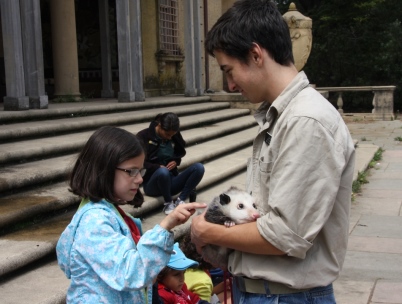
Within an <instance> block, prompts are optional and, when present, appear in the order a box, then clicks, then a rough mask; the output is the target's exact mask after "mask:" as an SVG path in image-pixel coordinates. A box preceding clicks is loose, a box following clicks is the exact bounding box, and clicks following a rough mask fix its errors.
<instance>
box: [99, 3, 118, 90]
mask: <svg viewBox="0 0 402 304" xmlns="http://www.w3.org/2000/svg"><path fill="white" fill-rule="evenodd" d="M98 5H99V30H100V40H101V55H102V91H101V97H102V98H113V97H114V91H113V88H112V64H111V48H110V28H109V1H108V0H98Z"/></svg>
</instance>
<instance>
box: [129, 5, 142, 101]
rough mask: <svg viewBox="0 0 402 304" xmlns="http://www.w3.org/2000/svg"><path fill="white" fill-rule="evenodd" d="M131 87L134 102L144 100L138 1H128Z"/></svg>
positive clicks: (139, 7) (139, 6)
mask: <svg viewBox="0 0 402 304" xmlns="http://www.w3.org/2000/svg"><path fill="white" fill-rule="evenodd" d="M129 5H130V32H131V37H130V41H131V64H132V66H131V67H132V72H131V75H132V86H133V90H134V94H135V100H136V101H144V100H145V92H144V84H143V71H142V38H141V5H140V0H130V4H129Z"/></svg>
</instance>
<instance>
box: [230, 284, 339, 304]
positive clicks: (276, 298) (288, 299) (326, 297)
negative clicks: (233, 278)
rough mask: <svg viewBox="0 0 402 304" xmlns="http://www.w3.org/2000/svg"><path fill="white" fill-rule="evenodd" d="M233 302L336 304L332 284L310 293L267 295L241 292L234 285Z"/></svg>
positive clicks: (256, 303) (237, 303) (239, 303)
mask: <svg viewBox="0 0 402 304" xmlns="http://www.w3.org/2000/svg"><path fill="white" fill-rule="evenodd" d="M232 288H233V301H232V303H236V304H309V303H311V304H335V303H336V302H335V296H334V291H333V288H332V284H330V285H328V286H325V287H316V288H312V289H310V290H309V291H304V292H299V293H292V294H284V295H267V294H257V293H246V292H241V291H239V290H238V289H237V288H236V284H233V287H232Z"/></svg>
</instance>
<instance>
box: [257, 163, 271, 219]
mask: <svg viewBox="0 0 402 304" xmlns="http://www.w3.org/2000/svg"><path fill="white" fill-rule="evenodd" d="M273 164H274V163H273V162H265V161H264V158H263V157H261V158H260V159H259V160H258V166H259V173H260V181H259V184H260V187H259V188H260V197H261V199H262V201H265V202H267V201H268V199H269V189H270V181H271V172H272V167H273ZM263 207H265V204H264V206H263ZM264 211H265V212H266V211H267V210H264Z"/></svg>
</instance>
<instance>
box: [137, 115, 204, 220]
mask: <svg viewBox="0 0 402 304" xmlns="http://www.w3.org/2000/svg"><path fill="white" fill-rule="evenodd" d="M179 127H180V121H179V118H178V117H177V115H176V114H174V113H171V112H168V113H164V114H158V115H157V116H156V117H155V119H154V121H152V122H151V124H150V125H149V127H148V128H147V129H144V130H142V131H140V132H138V134H137V135H138V137H140V138H141V139H142V141H143V143H144V145H145V146H146V150H147V155H146V157H145V168H146V169H147V173H146V174H145V176H144V192H145V193H146V194H147V195H149V196H160V195H162V196H163V198H164V200H165V207H164V209H163V210H164V212H165V214H169V213H170V212H172V210H173V209H174V208H175V207H176V206H178V205H180V204H183V203H184V201H185V200H186V199H187V198H188V197H190V202H194V201H195V200H196V196H195V187H196V186H197V185H198V183H199V182H200V181H201V179H202V177H203V176H204V166H203V165H202V164H201V163H195V164H192V165H191V166H189V167H188V168H187V169H185V170H184V171H182V172H180V173H179V171H178V169H177V167H178V166H179V165H180V163H181V159H182V158H183V157H184V155H186V150H185V145H186V142H185V141H184V139H183V137H182V136H181V134H180V131H179ZM179 192H181V193H180V195H179V197H178V198H177V199H176V201H173V200H172V195H175V194H177V193H179Z"/></svg>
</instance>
